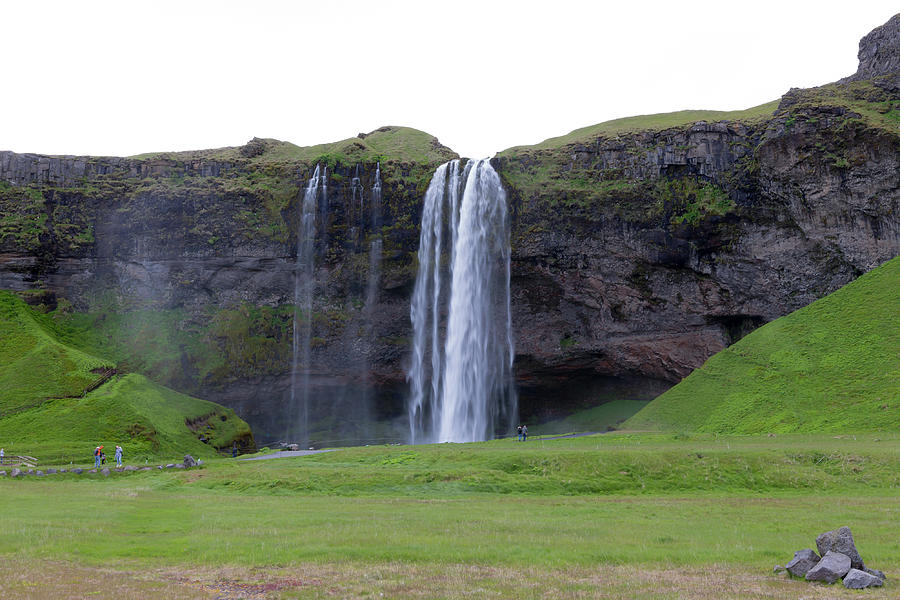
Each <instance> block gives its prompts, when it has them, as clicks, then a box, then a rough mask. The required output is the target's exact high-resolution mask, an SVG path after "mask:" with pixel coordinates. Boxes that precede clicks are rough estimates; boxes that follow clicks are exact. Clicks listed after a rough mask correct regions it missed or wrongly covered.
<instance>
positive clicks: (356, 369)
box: [0, 17, 900, 442]
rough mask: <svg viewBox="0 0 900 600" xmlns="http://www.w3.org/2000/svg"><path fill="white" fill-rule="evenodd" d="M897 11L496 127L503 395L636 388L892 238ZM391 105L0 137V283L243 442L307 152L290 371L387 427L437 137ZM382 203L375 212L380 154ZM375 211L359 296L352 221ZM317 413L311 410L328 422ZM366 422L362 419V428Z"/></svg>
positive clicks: (265, 433) (860, 268) (527, 410)
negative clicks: (316, 216)
mask: <svg viewBox="0 0 900 600" xmlns="http://www.w3.org/2000/svg"><path fill="white" fill-rule="evenodd" d="M898 29H900V17H894V18H893V19H891V20H890V21H889V22H888V23H887V24H886V25H884V26H882V27H880V28H878V29H876V30H875V31H874V32H873V33H872V34H870V35H869V36H866V37H865V38H864V39H863V40H862V41H861V43H860V54H859V56H860V69H859V71H858V73H857V74H855V75H853V76H851V77H848V78H847V79H845V80H842V81H840V82H836V83H833V84H828V85H825V86H822V87H820V88H814V89H804V90H798V89H794V90H790V91H789V92H788V93H787V94H785V96H784V97H783V98H781V99H780V100H779V101H776V102H773V103H770V104H768V105H764V106H762V107H757V108H755V109H750V110H747V111H741V112H739V113H716V112H712V111H708V112H686V113H674V114H671V115H659V116H654V117H647V118H633V119H624V120H620V121H615V122H610V123H606V124H601V125H598V126H594V127H589V128H586V129H584V130H579V131H576V132H572V133H571V134H569V135H568V136H564V137H562V138H556V139H553V140H547V141H546V142H543V143H542V144H539V145H537V146H531V147H520V148H513V149H510V150H507V151H504V152H502V153H500V154H499V155H498V156H497V157H496V158H495V159H494V160H493V164H494V167H495V168H496V169H497V171H498V172H499V173H500V175H501V177H502V179H503V181H504V184H505V186H506V188H507V191H508V193H509V202H510V210H511V214H512V216H513V219H512V232H511V240H512V282H511V284H512V298H513V324H514V328H515V335H516V374H517V379H518V383H519V389H520V397H521V406H522V412H523V414H524V415H526V416H533V417H540V416H551V415H554V414H561V413H564V412H566V411H568V410H571V409H573V408H574V407H577V406H584V405H589V404H592V403H598V402H600V401H602V400H604V399H606V398H610V397H620V396H623V395H624V396H628V397H635V398H651V397H653V396H654V395H656V394H658V393H660V392H661V391H663V390H665V389H666V388H667V387H669V386H671V385H672V384H674V383H675V382H677V381H678V380H679V379H681V378H682V377H684V376H685V375H686V374H687V373H689V372H690V371H691V370H692V369H694V368H697V367H698V366H700V365H701V364H702V363H703V362H704V361H705V360H706V359H707V358H708V357H709V356H710V355H712V354H713V353H715V352H716V351H718V350H720V349H721V348H723V347H724V346H726V345H728V344H729V343H730V342H732V341H734V340H736V339H738V338H739V337H741V336H742V335H744V334H746V333H747V332H749V331H751V330H752V329H754V328H755V327H758V326H759V325H761V324H763V323H765V322H767V321H770V320H772V319H775V318H777V317H779V316H782V315H784V314H787V313H788V312H791V311H793V310H795V309H797V308H800V307H802V306H804V305H806V304H809V303H810V302H812V301H813V300H815V299H817V298H820V297H822V296H824V295H825V294H828V293H829V292H831V291H834V290H835V289H837V288H838V287H840V286H842V285H844V284H846V283H847V282H849V281H851V280H852V279H854V278H855V277H857V276H859V275H860V274H862V273H864V272H866V271H867V270H869V269H871V268H873V267H874V266H876V265H878V264H880V263H882V262H884V261H886V260H888V259H890V258H892V257H894V256H895V255H897V254H898V253H900V88H898V85H897V82H898V77H900V75H898V61H897V56H898V48H900V34H898ZM455 156H456V155H455V154H454V153H453V152H452V151H451V150H449V149H447V148H445V147H443V146H441V145H440V144H439V143H438V141H437V140H436V139H434V138H432V137H431V136H428V135H427V134H423V133H422V132H417V131H415V130H410V129H404V128H395V127H388V128H382V129H380V130H378V131H375V132H372V133H371V134H367V135H364V134H361V135H360V136H359V137H357V138H353V139H350V140H345V141H343V142H338V143H335V144H326V145H322V146H316V147H312V148H297V147H296V146H292V145H290V144H286V143H283V142H277V141H275V140H258V139H256V140H252V141H251V142H249V143H248V144H246V145H245V146H242V147H239V148H226V149H221V150H210V151H201V152H188V153H163V154H156V155H147V156H140V157H133V158H96V157H50V156H40V155H30V154H15V153H12V152H2V153H0V288H7V289H14V290H19V291H23V292H25V296H26V297H28V298H29V299H30V301H31V302H32V303H35V304H44V305H45V306H46V308H47V310H54V311H56V315H57V318H62V319H69V320H71V321H72V322H73V323H76V324H80V325H81V326H82V327H83V330H84V338H83V339H80V340H73V343H78V344H84V345H88V346H91V347H98V348H102V349H103V350H104V352H105V355H106V356H115V357H117V358H118V360H119V361H120V365H119V366H120V369H125V370H129V369H130V370H135V371H140V372H142V373H145V374H148V375H150V376H152V377H155V378H156V379H158V380H160V381H161V382H164V383H166V384H167V385H170V386H173V387H176V388H178V389H180V390H182V391H185V392H188V393H191V394H193V395H197V396H200V397H202V398H206V399H209V400H213V401H217V402H220V403H223V404H226V405H229V406H232V407H234V408H235V409H236V410H237V411H238V413H239V414H240V415H241V416H242V417H243V418H244V419H246V420H247V421H248V422H250V423H251V425H253V426H254V429H255V431H256V434H257V438H258V439H259V440H261V441H263V442H265V441H266V440H269V439H275V438H278V437H279V435H280V431H281V427H282V426H281V424H280V422H279V421H280V419H281V418H282V417H283V414H282V412H281V411H280V410H279V407H280V406H282V405H283V403H284V399H285V398H286V395H287V394H288V393H289V385H290V366H291V357H292V351H291V335H292V316H293V306H292V305H293V302H294V296H293V294H294V273H295V269H296V252H297V229H298V219H299V218H300V216H299V215H300V210H299V206H300V203H301V202H302V198H303V190H304V188H305V186H306V183H307V180H308V179H309V177H310V174H311V171H312V169H313V168H314V166H315V165H316V164H320V165H323V166H327V167H328V189H327V201H326V202H325V203H324V204H323V207H322V215H323V217H324V219H325V221H324V222H325V223H326V224H327V226H326V227H325V228H324V229H323V231H322V234H323V235H321V236H320V239H319V240H318V242H317V244H318V246H317V248H318V255H317V260H316V262H317V265H318V266H317V275H316V281H317V287H316V294H315V298H314V306H313V314H312V315H311V317H310V318H311V319H312V328H313V329H312V331H313V333H312V336H313V337H312V360H311V369H312V385H313V387H314V389H315V390H316V391H317V394H318V395H320V396H321V397H323V398H326V399H327V401H326V402H325V403H324V404H323V406H327V407H329V408H327V409H322V410H321V411H320V412H321V414H320V415H319V416H320V417H321V420H322V422H325V423H329V422H330V423H331V426H330V430H329V431H331V432H336V433H333V435H334V436H335V439H337V438H339V437H341V436H354V435H357V438H358V432H350V431H340V429H341V422H342V421H343V420H344V417H345V416H346V411H347V410H348V408H347V407H348V406H350V405H349V404H347V398H350V397H354V396H358V395H359V394H366V393H370V391H369V390H374V392H373V393H374V397H373V400H374V406H375V414H374V416H375V417H376V418H379V419H381V420H383V421H387V420H391V419H394V420H396V421H397V422H398V423H401V424H400V425H398V427H397V429H396V431H394V432H393V433H390V434H388V433H384V430H382V433H383V434H384V435H388V436H390V435H393V434H396V435H397V436H400V435H401V434H402V429H403V425H402V421H403V412H404V408H403V404H404V397H405V390H406V384H405V371H404V369H405V364H406V357H407V355H408V352H409V346H410V324H409V299H410V294H411V291H412V285H413V281H414V278H415V269H416V257H415V252H416V249H417V246H418V234H419V232H418V225H419V218H420V216H421V200H422V197H423V195H424V191H425V188H426V187H427V184H428V181H429V178H430V176H431V173H432V172H433V170H434V169H435V167H436V166H437V165H439V164H440V163H442V162H444V161H446V160H448V159H450V158H453V157H455ZM379 163H380V168H381V175H382V179H383V205H382V208H381V210H380V213H379V215H378V219H373V218H372V217H373V215H372V210H373V207H372V205H371V202H370V201H369V200H370V199H371V190H372V186H373V185H374V176H375V171H376V165H378V164H379ZM375 235H380V236H382V237H383V272H382V274H381V277H380V285H379V289H378V294H377V298H376V305H375V306H374V307H368V308H367V307H366V306H365V301H366V298H365V288H366V283H367V279H368V269H369V265H370V261H369V256H368V253H369V248H370V244H369V243H368V242H369V240H371V239H372V238H373V236H375ZM327 427H328V426H326V428H327ZM370 437H373V439H374V436H370Z"/></svg>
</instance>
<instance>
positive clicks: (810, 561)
mask: <svg viewBox="0 0 900 600" xmlns="http://www.w3.org/2000/svg"><path fill="white" fill-rule="evenodd" d="M820 560H821V559H820V558H819V555H818V554H816V553H815V552H813V550H812V548H804V549H803V550H797V551H796V552H794V558H792V559H791V562H789V563H788V564H787V565H786V566H785V568H786V569H787V571H788V573H790V574H791V575H793V576H794V577H806V574H807V573H808V572H809V570H810V569H812V568H813V567H814V566H816V565H817V564H818V562H819V561H820Z"/></svg>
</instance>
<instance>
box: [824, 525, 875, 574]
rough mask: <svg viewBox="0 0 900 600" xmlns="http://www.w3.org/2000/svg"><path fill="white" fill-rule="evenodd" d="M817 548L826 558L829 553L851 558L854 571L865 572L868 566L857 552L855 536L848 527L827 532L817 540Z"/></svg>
mask: <svg viewBox="0 0 900 600" xmlns="http://www.w3.org/2000/svg"><path fill="white" fill-rule="evenodd" d="M816 548H818V549H819V554H820V555H822V556H825V554H827V553H828V552H839V553H840V554H844V555H846V556H849V557H850V566H851V567H853V568H854V569H859V570H864V569H865V568H866V565H865V564H863V559H862V557H861V556H860V555H859V552H857V550H856V544H854V543H853V534H852V533H851V532H850V528H849V527H847V526H844V527H840V528H838V529H835V530H834V531H826V532H825V533H823V534H820V535H819V537H817V538H816Z"/></svg>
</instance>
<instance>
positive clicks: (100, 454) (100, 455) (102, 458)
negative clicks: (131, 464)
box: [94, 444, 122, 469]
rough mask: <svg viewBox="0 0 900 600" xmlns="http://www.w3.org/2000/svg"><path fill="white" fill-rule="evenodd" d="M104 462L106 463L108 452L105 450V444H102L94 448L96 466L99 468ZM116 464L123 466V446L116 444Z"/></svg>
mask: <svg viewBox="0 0 900 600" xmlns="http://www.w3.org/2000/svg"><path fill="white" fill-rule="evenodd" d="M104 464H106V453H105V452H104V451H103V445H102V444H101V445H100V446H97V447H96V448H94V466H95V467H96V468H98V469H99V468H100V466H101V465H104ZM116 466H117V467H121V466H122V446H116Z"/></svg>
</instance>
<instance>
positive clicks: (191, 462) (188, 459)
mask: <svg viewBox="0 0 900 600" xmlns="http://www.w3.org/2000/svg"><path fill="white" fill-rule="evenodd" d="M202 464H203V461H202V460H196V459H195V458H194V457H193V456H191V455H190V454H185V455H184V461H183V462H180V463H171V464H168V465H157V466H155V467H134V466H131V465H129V466H127V467H122V468H116V469H113V470H110V468H109V467H103V468H102V469H100V470H99V471H98V470H97V469H90V470H85V469H79V468H76V469H69V470H66V469H47V471H46V472H44V471H40V470H37V471H36V470H34V469H27V470H25V469H18V468H13V469H12V470H10V471H9V472H8V473H7V472H6V471H0V477H6V476H9V477H26V476H28V475H33V476H35V477H44V476H45V475H55V474H57V473H74V474H75V475H81V474H82V473H100V474H101V475H103V476H104V477H109V475H110V473H111V472H113V471H115V472H119V473H122V472H125V471H153V470H154V469H190V468H191V467H199V466H201V465H202Z"/></svg>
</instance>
